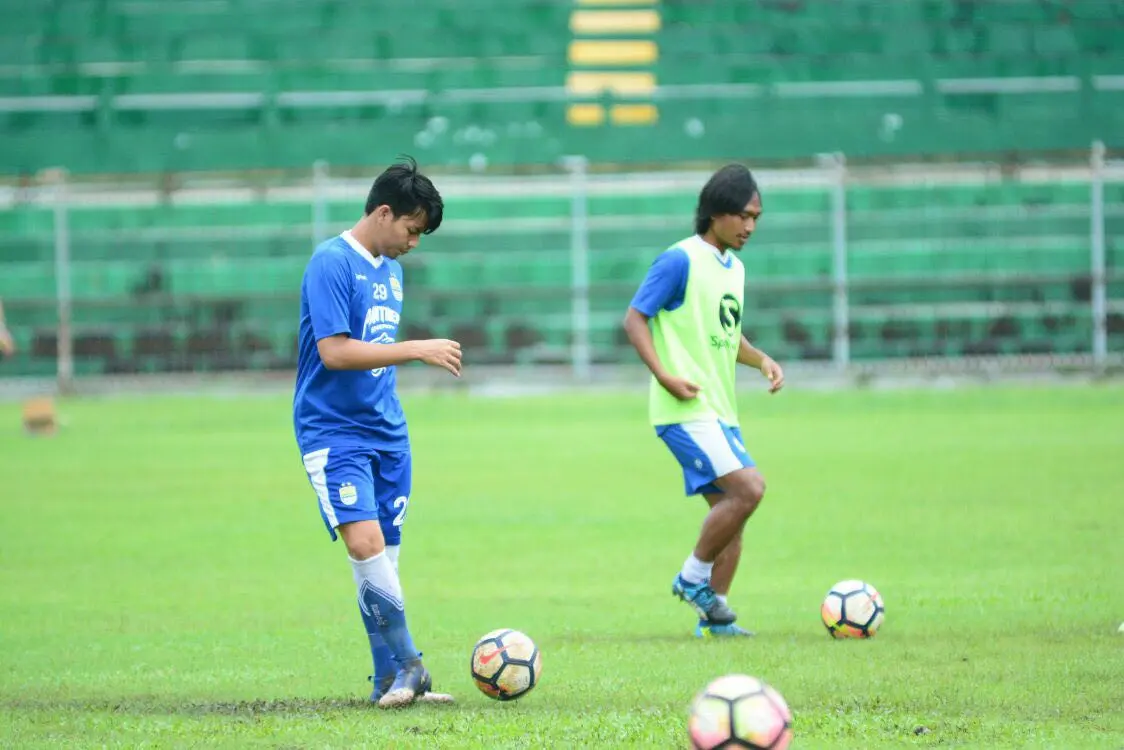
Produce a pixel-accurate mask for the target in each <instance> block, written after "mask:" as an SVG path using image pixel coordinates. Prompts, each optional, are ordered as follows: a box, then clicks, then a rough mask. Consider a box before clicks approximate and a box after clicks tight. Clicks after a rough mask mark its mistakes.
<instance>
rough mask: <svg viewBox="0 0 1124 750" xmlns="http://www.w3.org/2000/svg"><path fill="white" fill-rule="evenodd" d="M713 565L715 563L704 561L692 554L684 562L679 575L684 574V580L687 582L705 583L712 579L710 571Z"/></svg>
mask: <svg viewBox="0 0 1124 750" xmlns="http://www.w3.org/2000/svg"><path fill="white" fill-rule="evenodd" d="M713 567H714V563H712V562H703V561H702V560H700V559H699V558H697V557H695V556H694V554H691V555H690V556H689V557H688V558H687V560H686V561H685V562H684V563H683V570H681V571H680V573H679V575H681V576H683V580H684V581H686V582H687V583H704V582H706V581H709V580H710V571H711V568H713Z"/></svg>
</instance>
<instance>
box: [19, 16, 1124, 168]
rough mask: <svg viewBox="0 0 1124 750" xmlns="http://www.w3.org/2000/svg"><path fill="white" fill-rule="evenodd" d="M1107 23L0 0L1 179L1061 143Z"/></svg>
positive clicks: (1117, 98) (1077, 127)
mask: <svg viewBox="0 0 1124 750" xmlns="http://www.w3.org/2000/svg"><path fill="white" fill-rule="evenodd" d="M614 5H615V6H617V7H613V6H614ZM419 7H420V8H421V9H420V10H419ZM1122 37H1124V4H1121V3H1120V2H1119V1H1118V0H1065V1H1064V2H1062V1H1061V0H978V1H974V2H966V1H964V0H909V1H904V2H892V3H888V2H880V1H878V0H831V2H819V1H813V0H755V1H742V2H718V1H716V0H689V1H688V0H677V1H674V2H672V1H665V2H661V3H655V2H635V1H634V2H618V3H615V4H614V3H597V4H595V5H582V4H580V3H579V4H571V3H568V2H543V1H541V0H539V1H536V0H526V1H524V0H456V1H455V2H454V0H430V1H429V2H424V3H421V4H420V6H419V3H417V2H406V0H386V1H385V2H380V3H379V4H378V9H377V11H372V10H371V9H370V8H369V7H368V6H365V5H363V4H355V3H348V2H343V1H341V0H318V1H312V2H310V1H309V0H254V2H249V1H248V0H227V1H225V2H191V1H190V0H183V1H182V2H161V1H159V0H56V2H52V3H46V4H29V3H27V2H8V3H3V4H0V70H2V71H3V72H2V75H0V133H2V135H3V138H2V141H0V171H3V172H7V173H9V174H20V173H30V172H34V171H36V170H38V169H40V168H43V167H47V166H52V165H55V164H60V163H61V164H65V165H66V166H67V167H68V169H70V170H71V171H72V172H79V173H80V172H137V171H141V172H147V171H157V172H159V171H165V170H173V171H174V170H188V169H247V168H267V167H307V165H308V164H310V163H311V162H312V161H313V160H315V159H325V160H328V161H329V162H331V163H333V164H377V163H383V162H385V161H386V160H387V159H389V158H392V157H393V156H394V154H395V153H397V151H398V150H400V149H401V144H410V145H411V146H412V147H414V148H415V150H419V151H420V152H421V156H422V157H424V159H425V161H427V162H428V163H447V164H458V163H459V164H464V163H467V161H468V160H469V159H470V158H471V157H473V156H474V155H478V154H479V155H482V156H483V157H484V158H486V159H487V160H488V161H489V162H490V163H492V164H529V163H552V162H553V161H555V160H556V159H557V158H558V157H559V156H560V155H562V154H564V153H582V154H585V155H587V156H588V157H589V158H591V159H593V160H594V161H606V160H611V161H614V162H643V161H662V160H664V159H666V158H668V156H669V155H674V158H681V159H701V158H725V157H731V156H740V155H742V154H745V153H752V154H753V156H754V158H756V159H759V160H760V159H784V158H804V157H806V156H807V155H808V154H811V153H817V152H828V151H837V150H838V151H844V152H846V153H847V154H848V155H850V156H851V157H852V158H856V157H863V156H872V157H873V156H900V155H912V156H916V155H934V154H942V153H943V154H948V153H952V152H956V153H966V152H993V151H1003V152H1028V151H1030V152H1033V151H1041V150H1053V149H1083V148H1086V147H1087V146H1088V144H1089V143H1090V141H1091V140H1093V139H1094V138H1096V137H1102V138H1103V137H1106V136H1105V134H1106V133H1114V132H1120V130H1121V128H1122V127H1124V53H1122V52H1121V50H1120V46H1119V44H1117V43H1116V41H1115V40H1118V39H1120V38H1122ZM637 130H642V131H643V132H644V133H645V137H644V138H637V137H635V136H636V132H637ZM950 131H954V132H955V133H956V134H957V137H956V138H955V139H949V138H947V137H946V134H947V133H948V132H950Z"/></svg>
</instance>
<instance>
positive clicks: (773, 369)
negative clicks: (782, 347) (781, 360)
mask: <svg viewBox="0 0 1124 750" xmlns="http://www.w3.org/2000/svg"><path fill="white" fill-rule="evenodd" d="M738 363H739V364H743V365H749V366H750V367H753V368H755V369H758V370H760V371H761V374H762V375H764V376H765V377H766V378H768V379H769V383H770V385H769V393H776V392H777V391H779V390H780V389H781V388H784V370H782V369H781V366H780V365H778V364H777V361H776V360H775V359H773V358H772V357H770V356H769V355H768V354H766V353H765V352H763V351H761V350H760V349H758V348H757V347H756V346H754V345H753V344H751V343H749V339H747V338H746V337H745V336H744V335H743V336H742V340H741V343H740V344H739V345H738Z"/></svg>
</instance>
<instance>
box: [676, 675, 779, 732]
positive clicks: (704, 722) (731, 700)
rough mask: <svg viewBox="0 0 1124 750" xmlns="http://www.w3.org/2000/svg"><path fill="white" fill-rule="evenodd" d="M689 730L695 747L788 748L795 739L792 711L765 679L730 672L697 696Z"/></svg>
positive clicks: (688, 726)
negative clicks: (793, 738) (793, 737)
mask: <svg viewBox="0 0 1124 750" xmlns="http://www.w3.org/2000/svg"><path fill="white" fill-rule="evenodd" d="M687 730H688V733H689V735H690V739H691V747H692V748H696V750H726V748H747V749H748V750H785V748H787V747H788V745H789V743H790V742H792V712H791V711H789V709H788V704H787V703H785V701H784V698H782V697H781V695H780V693H778V692H777V691H776V690H774V689H773V688H772V687H770V686H769V685H767V684H766V683H765V682H763V681H762V680H759V679H757V678H756V677H750V676H749V675H744V674H729V675H726V676H724V677H719V678H718V679H716V680H714V681H713V682H711V683H710V684H709V685H707V686H706V687H705V688H703V689H702V691H701V692H700V693H699V694H698V695H697V696H695V700H694V702H693V703H692V704H691V715H690V718H689V720H688V724H687Z"/></svg>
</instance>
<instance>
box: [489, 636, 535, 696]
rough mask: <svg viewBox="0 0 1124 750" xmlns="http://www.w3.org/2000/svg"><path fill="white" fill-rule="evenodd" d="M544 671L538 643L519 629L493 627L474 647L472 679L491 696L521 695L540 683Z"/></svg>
mask: <svg viewBox="0 0 1124 750" xmlns="http://www.w3.org/2000/svg"><path fill="white" fill-rule="evenodd" d="M541 674H542V654H541V653H539V648H538V646H536V645H535V642H534V641H532V640H531V639H530V638H528V637H527V636H526V635H525V634H523V633H520V632H519V631H518V630H511V629H508V628H501V629H499V630H493V631H492V632H490V633H488V634H487V635H485V636H484V637H483V638H481V639H480V640H479V641H477V642H476V645H475V646H474V647H473V649H472V680H473V682H475V683H476V687H478V688H480V692H482V693H483V694H484V695H486V696H488V697H489V698H495V699H496V700H499V701H513V700H515V699H516V698H522V697H523V696H524V695H526V694H527V693H529V692H531V689H532V688H533V687H534V686H535V685H537V684H538V682H539V675H541Z"/></svg>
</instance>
